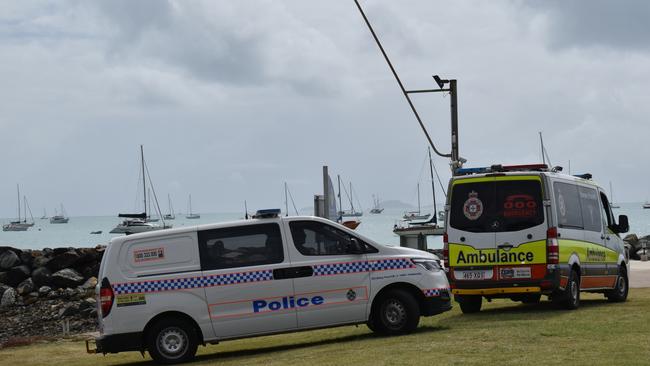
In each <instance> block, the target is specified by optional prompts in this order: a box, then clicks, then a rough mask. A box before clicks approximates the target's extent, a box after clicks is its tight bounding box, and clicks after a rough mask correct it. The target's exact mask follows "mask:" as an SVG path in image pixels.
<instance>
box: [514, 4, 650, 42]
mask: <svg viewBox="0 0 650 366" xmlns="http://www.w3.org/2000/svg"><path fill="white" fill-rule="evenodd" d="M521 4H522V5H523V6H524V7H525V8H527V9H531V10H533V11H539V12H541V14H543V15H544V16H545V17H546V22H547V23H546V26H545V30H546V32H547V37H548V42H549V45H550V46H552V47H557V48H571V47H593V46H596V47H608V48H614V49H619V50H634V51H637V50H639V49H641V50H644V51H647V50H648V48H649V47H650V42H648V38H649V36H650V21H648V20H649V19H650V2H648V1H645V0H627V1H609V0H573V1H561V0H548V1H535V2H533V1H526V2H522V3H521Z"/></svg>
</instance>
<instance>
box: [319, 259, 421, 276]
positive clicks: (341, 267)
mask: <svg viewBox="0 0 650 366" xmlns="http://www.w3.org/2000/svg"><path fill="white" fill-rule="evenodd" d="M413 267H415V265H414V264H413V262H411V261H410V260H409V259H404V258H394V259H382V260H378V261H358V262H347V263H328V264H318V265H315V266H314V267H313V268H314V276H332V275H339V274H346V273H362V272H373V271H387V270H395V269H408V268H413Z"/></svg>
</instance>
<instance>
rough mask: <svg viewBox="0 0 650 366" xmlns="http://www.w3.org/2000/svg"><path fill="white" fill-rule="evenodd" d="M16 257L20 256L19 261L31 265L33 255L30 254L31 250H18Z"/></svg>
mask: <svg viewBox="0 0 650 366" xmlns="http://www.w3.org/2000/svg"><path fill="white" fill-rule="evenodd" d="M18 257H19V258H20V261H21V262H22V263H23V264H24V265H27V266H29V267H31V266H32V263H33V262H34V257H33V256H32V251H31V250H23V251H22V252H20V254H19V255H18Z"/></svg>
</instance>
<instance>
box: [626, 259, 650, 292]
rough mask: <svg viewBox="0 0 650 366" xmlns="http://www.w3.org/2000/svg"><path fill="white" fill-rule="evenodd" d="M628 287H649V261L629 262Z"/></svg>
mask: <svg viewBox="0 0 650 366" xmlns="http://www.w3.org/2000/svg"><path fill="white" fill-rule="evenodd" d="M630 287H636V288H639V287H650V261H647V262H641V261H630Z"/></svg>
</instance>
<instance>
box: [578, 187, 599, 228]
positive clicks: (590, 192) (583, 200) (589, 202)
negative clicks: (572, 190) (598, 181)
mask: <svg viewBox="0 0 650 366" xmlns="http://www.w3.org/2000/svg"><path fill="white" fill-rule="evenodd" d="M578 193H579V195H580V206H581V208H582V221H583V223H584V228H585V230H589V231H596V232H601V231H602V228H603V226H602V224H603V223H602V220H601V217H600V212H601V211H600V204H599V202H598V192H597V191H596V190H595V189H592V188H587V187H578Z"/></svg>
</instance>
